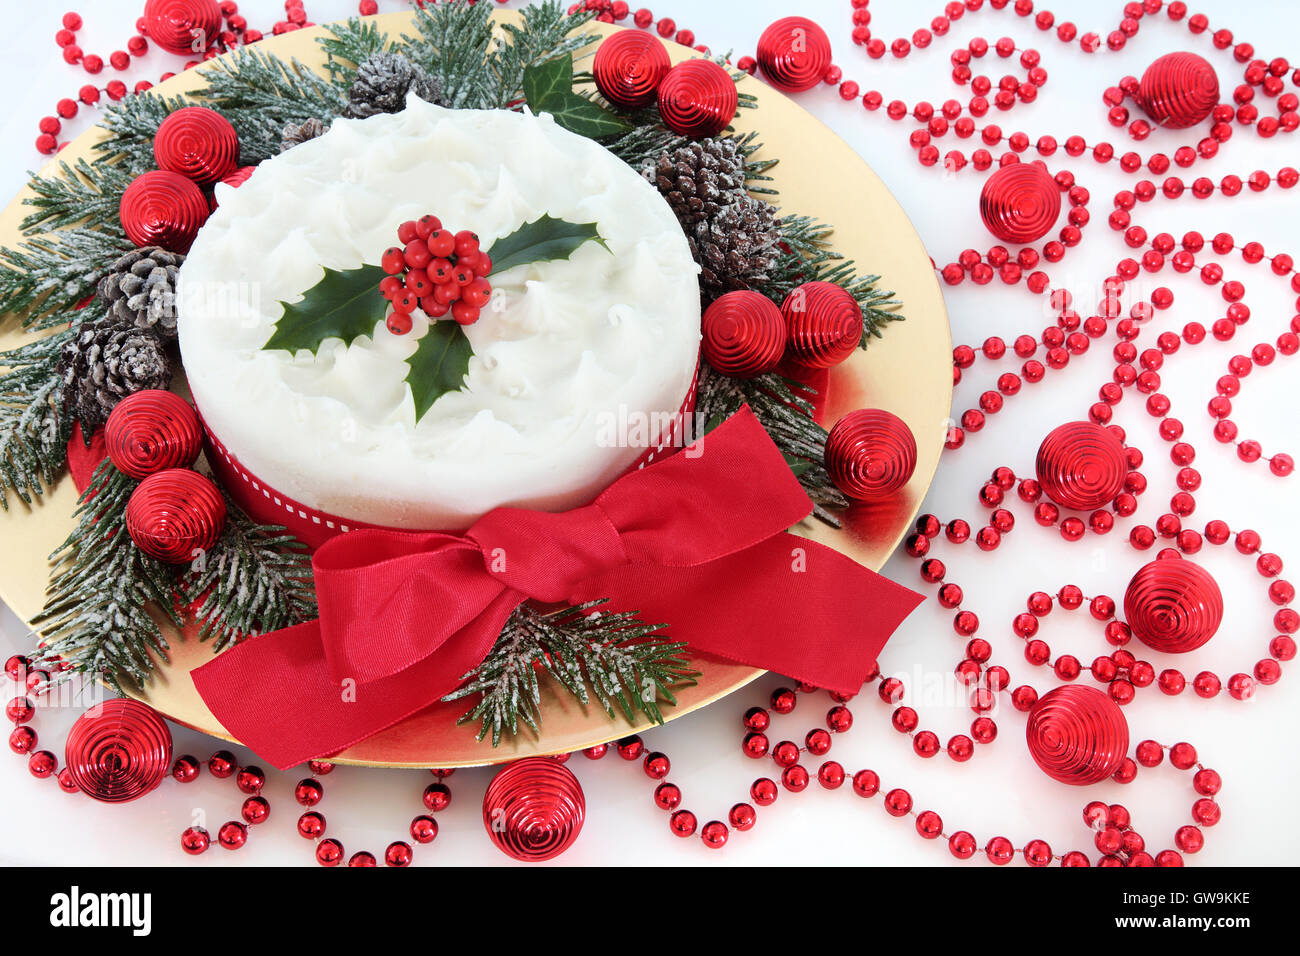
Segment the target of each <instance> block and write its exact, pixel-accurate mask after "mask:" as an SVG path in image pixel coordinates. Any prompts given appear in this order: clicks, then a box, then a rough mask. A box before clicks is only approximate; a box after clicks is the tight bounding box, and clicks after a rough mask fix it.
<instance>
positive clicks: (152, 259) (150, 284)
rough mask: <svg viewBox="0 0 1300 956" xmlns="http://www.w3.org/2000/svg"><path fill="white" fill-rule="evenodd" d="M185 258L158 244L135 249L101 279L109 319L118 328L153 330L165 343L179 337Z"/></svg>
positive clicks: (101, 296)
mask: <svg viewBox="0 0 1300 956" xmlns="http://www.w3.org/2000/svg"><path fill="white" fill-rule="evenodd" d="M184 261H185V257H184V256H183V255H181V254H180V253H176V252H168V251H167V250H166V249H160V248H158V247H157V246H145V247H144V248H141V249H132V250H131V251H130V252H128V253H127V254H126V255H124V256H122V257H121V258H120V259H118V260H117V261H116V262H114V263H113V265H112V266H110V267H109V270H108V272H107V273H106V274H105V275H104V277H103V278H102V279H100V280H99V295H100V298H102V299H103V300H104V305H105V306H106V307H107V309H108V320H109V322H110V323H111V324H112V325H114V326H117V327H118V328H130V327H131V326H134V327H136V328H138V329H152V330H153V331H154V332H156V333H158V335H159V337H160V338H161V339H162V340H163V341H164V342H172V341H175V339H176V276H177V273H178V272H179V271H180V266H181V263H182V262H184Z"/></svg>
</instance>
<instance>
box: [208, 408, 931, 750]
mask: <svg viewBox="0 0 1300 956" xmlns="http://www.w3.org/2000/svg"><path fill="white" fill-rule="evenodd" d="M810 510H811V503H810V502H809V500H808V497H807V495H805V494H804V492H803V489H802V488H801V487H800V486H799V482H798V481H797V480H796V479H795V477H794V476H793V474H792V473H791V471H790V469H789V467H788V466H787V465H786V462H785V460H784V459H783V458H782V456H781V453H780V452H779V451H778V450H777V448H776V446H775V445H774V444H772V441H771V439H770V438H769V437H768V435H767V432H765V431H764V430H763V427H762V426H761V425H760V424H759V423H758V420H757V419H756V418H755V417H754V415H753V413H752V412H751V411H750V410H749V409H748V408H746V409H742V410H741V411H740V412H739V413H737V414H736V415H734V416H732V418H730V419H729V420H728V421H726V422H724V423H723V424H722V425H720V426H719V427H718V428H716V429H715V430H714V431H712V432H710V433H709V434H708V435H707V436H706V437H705V438H703V439H701V440H700V441H699V442H697V443H696V444H695V445H692V446H690V447H689V448H687V449H685V450H684V451H682V452H680V453H678V454H676V455H673V456H671V457H669V458H666V459H663V460H661V461H659V462H657V463H655V464H653V465H651V466H649V467H646V468H643V469H641V470H639V471H634V472H632V473H630V474H627V475H625V476H623V477H622V478H620V479H618V480H617V481H615V482H614V483H613V484H612V485H610V486H609V487H608V488H607V489H606V490H605V491H604V493H603V494H601V495H600V497H599V498H597V499H596V500H595V501H594V502H593V503H592V504H590V505H587V506H585V507H582V508H576V509H574V510H572V511H566V512H562V513H559V514H552V513H548V512H542V511H528V510H523V509H518V508H498V509H496V510H494V511H492V512H489V513H488V514H486V515H484V516H483V517H482V518H481V519H479V521H478V522H477V523H475V524H474V526H473V527H471V528H470V529H469V531H468V532H466V533H465V535H463V536H460V535H452V534H441V533H417V532H399V531H386V530H379V529H366V530H358V531H353V532H350V533H348V534H346V535H341V536H339V537H336V538H333V539H331V540H330V541H327V542H326V543H325V544H324V545H322V546H321V548H320V549H319V550H318V551H317V552H316V554H315V556H314V557H313V561H312V567H313V571H314V573H315V579H316V590H317V597H318V600H319V605H320V618H319V619H318V620H316V621H311V622H309V623H306V624H299V625H297V626H295V627H289V628H285V629H283V630H280V631H274V632H272V633H268V634H264V635H261V636H259V637H253V638H249V639H247V640H245V641H243V642H242V643H240V644H238V645H236V646H235V647H233V648H231V649H229V650H227V651H226V652H224V653H223V654H221V655H219V656H218V657H216V658H214V659H213V660H212V661H210V662H209V663H207V664H205V665H203V666H202V667H200V668H198V669H196V670H194V671H193V672H192V676H193V678H194V683H195V686H196V687H197V688H198V691H199V694H200V695H201V696H202V697H203V699H204V701H206V702H207V704H208V706H209V707H210V708H211V709H212V712H213V714H215V715H216V717H217V719H218V720H220V721H221V723H222V725H223V726H224V727H225V728H226V729H227V730H228V731H230V733H231V734H233V735H234V736H235V737H236V738H237V739H238V740H240V741H242V742H243V743H244V744H246V745H247V746H249V747H251V748H252V749H253V750H255V751H256V752H257V753H258V755H259V756H260V757H261V758H262V759H264V760H266V761H268V762H270V763H272V764H274V765H275V766H276V767H279V768H281V769H284V768H287V767H290V766H293V765H294V764H297V763H301V762H303V761H304V760H307V759H310V758H314V757H319V756H324V755H329V754H335V753H338V752H339V751H341V750H343V749H345V748H347V747H349V746H350V745H352V744H354V743H356V742H357V741H359V740H362V739H364V738H366V737H369V736H371V735H372V734H375V733H378V732H379V731H381V730H383V729H384V728H386V727H389V726H391V725H392V724H394V723H396V722H398V721H399V720H401V719H402V718H404V717H407V716H409V715H410V714H412V713H415V712H416V711H419V710H421V709H423V708H424V707H426V706H428V705H429V704H431V703H434V702H435V701H437V700H438V699H439V698H441V697H442V696H444V695H445V694H447V693H449V692H450V691H452V690H453V689H455V688H456V687H457V686H458V685H459V684H460V683H461V681H462V678H463V677H464V675H465V674H466V673H467V672H469V671H470V670H472V669H473V668H474V667H476V666H477V665H478V664H479V663H481V662H482V661H483V659H484V658H485V657H486V656H487V655H488V652H489V651H490V650H491V649H492V645H493V644H494V643H495V641H496V639H497V637H498V635H499V634H500V633H501V629H502V627H503V626H504V625H505V622H506V619H507V618H508V617H509V615H510V613H511V611H513V610H514V608H515V607H516V606H517V605H519V604H520V603H521V602H523V601H525V600H529V599H533V600H537V601H544V602H560V601H563V602H568V603H571V604H579V603H582V602H584V601H591V600H596V599H599V598H608V599H609V604H608V605H607V606H608V607H609V609H610V610H615V611H617V610H640V612H641V616H642V618H643V619H644V620H646V621H648V622H651V623H654V622H660V621H663V622H667V623H669V624H670V625H671V633H672V635H673V637H674V638H676V639H680V640H685V641H687V642H689V644H690V646H691V648H692V649H693V650H694V651H700V652H704V653H706V654H712V655H715V656H718V657H722V658H725V659H727V660H731V661H735V662H738V663H742V664H747V665H750V666H754V667H760V668H763V669H766V670H774V671H779V672H780V673H783V674H787V675H789V676H791V677H795V678H798V679H800V680H804V681H807V682H809V683H812V684H815V685H816V686H818V687H825V688H828V689H830V690H835V691H841V692H843V693H846V694H849V693H854V692H856V691H857V690H858V689H859V688H860V687H861V685H862V681H863V679H864V677H865V675H866V674H867V673H868V671H869V669H870V668H871V666H872V665H873V663H874V662H875V660H876V655H877V653H878V652H879V651H880V648H881V647H882V646H883V645H884V643H885V641H886V640H887V639H888V638H889V636H890V634H892V633H893V631H894V629H895V628H896V627H897V626H898V625H899V623H900V622H901V621H902V620H903V618H904V617H906V616H907V615H908V614H909V613H911V611H912V609H913V608H915V607H916V605H917V604H918V603H920V601H921V596H920V595H918V594H916V593H914V592H913V591H910V590H908V589H907V588H904V587H901V586H900V585H897V584H894V583H893V582H891V581H889V580H887V579H886V578H883V577H881V576H879V575H877V574H875V573H873V572H871V571H868V570H867V569H866V568H863V567H862V566H861V565H859V564H857V563H856V562H854V561H852V560H851V559H850V558H847V557H845V556H844V555H842V554H840V553H839V552H838V551H835V550H833V549H831V548H827V547H823V546H822V545H819V544H817V543H815V542H813V541H809V540H807V539H805V538H800V537H797V536H795V535H792V534H789V533H787V532H786V531H785V529H786V528H788V527H790V526H791V525H793V524H795V523H797V522H798V521H800V520H801V519H802V518H804V517H806V516H807V515H808V513H809V511H810ZM345 691H347V692H346V693H345Z"/></svg>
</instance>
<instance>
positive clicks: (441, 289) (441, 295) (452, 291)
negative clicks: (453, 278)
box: [433, 282, 460, 305]
mask: <svg viewBox="0 0 1300 956" xmlns="http://www.w3.org/2000/svg"><path fill="white" fill-rule="evenodd" d="M433 297H434V298H435V299H437V300H438V301H439V302H442V303H444V304H445V305H451V303H453V302H455V301H456V300H457V299H459V298H460V286H458V285H457V284H456V283H454V282H444V283H443V284H442V285H435V286H434V287H433Z"/></svg>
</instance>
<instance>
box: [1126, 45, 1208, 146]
mask: <svg viewBox="0 0 1300 956" xmlns="http://www.w3.org/2000/svg"><path fill="white" fill-rule="evenodd" d="M1137 101H1138V105H1139V106H1141V107H1142V110H1143V112H1145V113H1146V114H1147V116H1149V117H1151V119H1152V120H1154V121H1155V123H1156V124H1157V125H1158V126H1164V127H1166V128H1168V129H1186V128H1187V127H1189V126H1195V125H1196V124H1197V123H1199V122H1201V120H1203V119H1205V118H1206V117H1207V116H1209V115H1210V113H1211V112H1212V111H1213V110H1214V107H1215V106H1217V105H1218V103H1219V77H1218V74H1216V73H1215V72H1214V67H1213V66H1211V65H1210V63H1209V61H1208V60H1206V59H1205V58H1204V57H1201V56H1197V55H1196V54H1195V53H1166V54H1165V55H1164V56H1162V57H1160V58H1159V59H1157V60H1155V61H1154V62H1153V63H1152V64H1151V65H1150V66H1149V67H1147V68H1146V72H1145V73H1143V74H1142V81H1141V82H1140V83H1139V84H1138V94H1137Z"/></svg>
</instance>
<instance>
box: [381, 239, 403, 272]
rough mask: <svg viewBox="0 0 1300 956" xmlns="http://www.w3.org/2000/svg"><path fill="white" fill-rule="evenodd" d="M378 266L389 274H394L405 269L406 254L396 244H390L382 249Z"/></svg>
mask: <svg viewBox="0 0 1300 956" xmlns="http://www.w3.org/2000/svg"><path fill="white" fill-rule="evenodd" d="M379 265H380V267H381V268H382V269H383V270H384V271H385V272H387V273H388V274H389V275H390V276H395V275H397V274H398V273H399V272H403V271H405V269H406V256H405V255H404V254H403V252H402V250H401V249H399V248H397V246H390V247H389V248H387V249H385V250H384V256H383V258H382V259H380V260H379Z"/></svg>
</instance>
